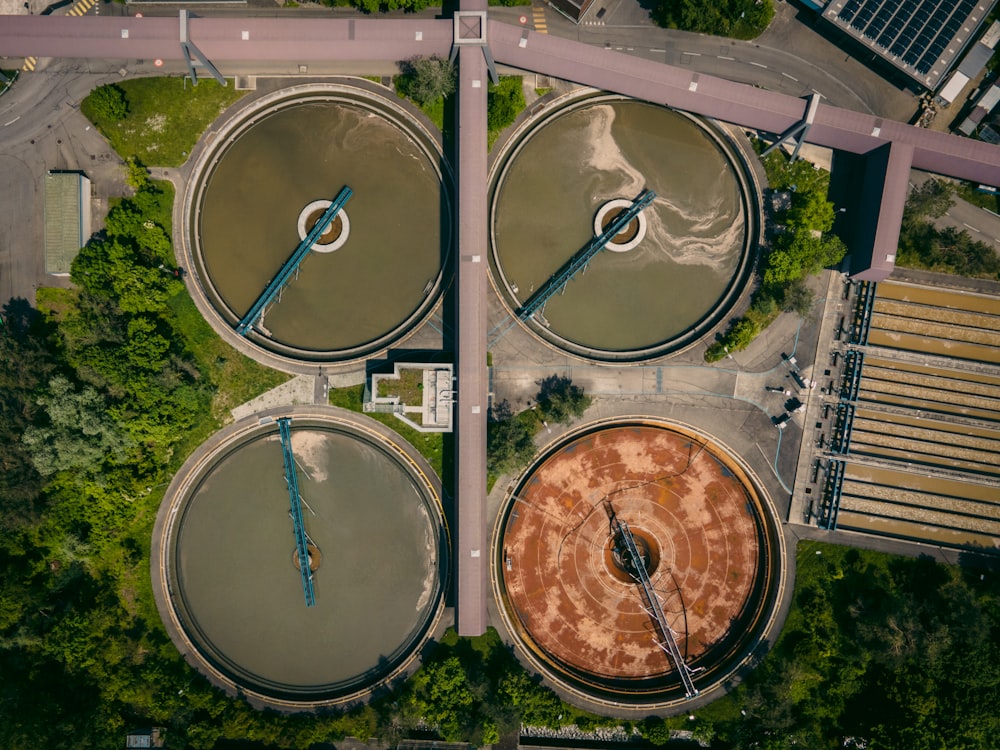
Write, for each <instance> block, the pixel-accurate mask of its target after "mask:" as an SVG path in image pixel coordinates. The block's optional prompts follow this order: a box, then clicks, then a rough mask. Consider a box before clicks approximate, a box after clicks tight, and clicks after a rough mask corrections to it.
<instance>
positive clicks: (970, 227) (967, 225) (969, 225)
mask: <svg viewBox="0 0 1000 750" xmlns="http://www.w3.org/2000/svg"><path fill="white" fill-rule="evenodd" d="M962 224H963V226H966V227H968V228H969V229H971V230H972V231H973V232H978V231H979V230H978V229H976V228H975V227H974V226H972V224H966V223H965V222H964V221H963V222H962Z"/></svg>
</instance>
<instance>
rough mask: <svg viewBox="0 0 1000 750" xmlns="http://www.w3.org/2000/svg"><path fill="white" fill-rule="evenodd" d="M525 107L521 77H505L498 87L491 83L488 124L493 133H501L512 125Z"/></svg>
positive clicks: (488, 96)
mask: <svg viewBox="0 0 1000 750" xmlns="http://www.w3.org/2000/svg"><path fill="white" fill-rule="evenodd" d="M524 107H525V102H524V89H523V88H522V85H521V76H503V77H501V79H500V83H499V85H497V86H494V85H493V83H492V82H491V83H490V86H489V93H488V94H487V110H486V123H487V125H488V126H489V129H490V130H491V131H494V132H499V131H501V130H503V129H504V128H506V127H509V126H510V125H512V124H513V123H514V120H516V119H517V116H518V114H520V112H521V110H523V109H524Z"/></svg>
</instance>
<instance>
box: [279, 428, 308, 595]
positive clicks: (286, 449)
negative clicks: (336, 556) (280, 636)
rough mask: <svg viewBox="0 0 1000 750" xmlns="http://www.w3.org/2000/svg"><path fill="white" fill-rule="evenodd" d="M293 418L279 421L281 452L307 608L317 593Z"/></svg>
mask: <svg viewBox="0 0 1000 750" xmlns="http://www.w3.org/2000/svg"><path fill="white" fill-rule="evenodd" d="M291 422H292V419H291V417H281V418H280V419H278V431H279V434H280V436H281V451H282V453H283V454H284V458H285V483H286V484H287V485H288V499H289V501H290V504H291V511H290V513H289V515H291V517H292V525H293V527H294V533H295V552H296V554H297V555H298V560H299V573H300V574H301V576H302V591H303V592H304V593H305V597H306V606H307V607H312V606H313V605H314V604H316V591H315V590H314V589H313V577H312V571H311V570H309V537H308V536H306V527H305V524H304V523H303V522H302V499H301V498H300V497H299V478H298V474H297V473H296V472H295V456H294V455H293V454H292V428H291Z"/></svg>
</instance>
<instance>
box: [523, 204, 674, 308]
mask: <svg viewBox="0 0 1000 750" xmlns="http://www.w3.org/2000/svg"><path fill="white" fill-rule="evenodd" d="M655 198H656V193H654V192H653V191H652V190H644V191H643V192H642V193H641V194H640V195H639V197H638V198H636V199H635V202H634V203H633V204H632V205H631V206H629V207H628V208H627V209H625V210H624V211H622V212H621V213H619V214H618V216H616V217H615V219H614V220H613V221H612V222H611V223H610V224H609V225H608V228H607V229H605V230H604V231H603V232H602V233H601V234H600V235H598V236H597V237H594V238H593V239H591V240H590V242H588V243H587V244H586V245H585V246H584V247H583V249H582V250H580V251H579V252H577V253H576V254H575V255H574V256H573V257H572V258H570V259H569V260H568V261H566V263H565V264H564V265H563V267H562V268H560V269H559V270H558V271H556V272H555V273H554V274H552V276H551V277H550V278H549V280H548V281H546V282H545V283H544V284H542V286H541V287H539V289H538V291H537V292H535V293H534V294H533V295H531V297H530V298H529V299H528V301H527V302H525V303H524V306H523V307H522V308H521V309H520V310H518V311H517V317H518V318H519V319H521V320H527V319H528V318H530V317H532V316H533V315H534V314H535V313H537V312H538V311H539V310H541V309H542V308H543V307H545V303H546V302H548V301H549V300H550V299H551V298H552V297H554V296H555V295H556V293H557V292H561V291H562V290H563V289H565V288H566V284H568V283H569V282H570V281H571V280H572V279H573V277H574V276H576V275H577V274H578V273H580V271H583V270H585V269H586V268H587V264H588V263H590V261H591V260H593V258H594V256H595V255H597V254H598V253H599V252H601V250H603V249H604V248H605V246H606V245H607V244H608V243H609V242H611V240H612V239H614V237H615V235H617V234H618V233H619V232H621V231H622V230H623V229H625V227H627V226H628V225H629V222H631V221H632V219H634V218H635V217H636V216H638V215H639V212H640V211H642V210H643V209H645V208H646V206H648V205H649V204H650V203H652V202H653V200H654V199H655Z"/></svg>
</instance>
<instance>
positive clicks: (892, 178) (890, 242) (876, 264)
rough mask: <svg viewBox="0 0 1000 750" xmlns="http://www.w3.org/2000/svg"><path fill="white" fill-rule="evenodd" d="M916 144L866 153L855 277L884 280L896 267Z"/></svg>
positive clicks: (854, 253)
mask: <svg viewBox="0 0 1000 750" xmlns="http://www.w3.org/2000/svg"><path fill="white" fill-rule="evenodd" d="M912 165H913V146H910V145H909V144H900V143H887V144H885V145H884V146H879V147H878V148H876V149H872V151H870V152H869V153H868V154H866V155H865V165H864V180H863V182H862V185H861V201H860V204H859V206H858V213H859V220H858V223H857V227H856V232H855V237H854V240H853V242H852V243H851V248H850V249H851V278H853V279H859V280H864V281H882V280H883V279H885V278H887V277H888V276H889V274H891V273H892V270H893V269H894V268H895V267H896V249H897V247H898V245H899V228H900V224H901V222H902V220H903V208H904V206H905V204H906V195H907V192H908V190H909V184H910V168H911V166H912Z"/></svg>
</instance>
